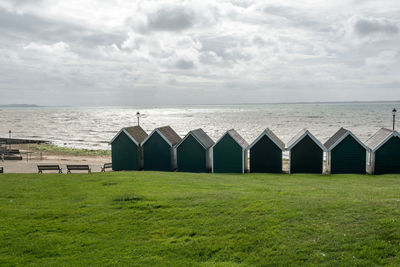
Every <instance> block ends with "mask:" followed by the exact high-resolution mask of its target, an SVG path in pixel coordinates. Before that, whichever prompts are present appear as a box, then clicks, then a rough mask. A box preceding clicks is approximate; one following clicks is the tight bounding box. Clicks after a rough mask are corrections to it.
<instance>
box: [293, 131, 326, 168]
mask: <svg viewBox="0 0 400 267" xmlns="http://www.w3.org/2000/svg"><path fill="white" fill-rule="evenodd" d="M287 150H289V173H323V169H324V168H323V156H324V151H325V147H324V146H323V145H322V144H321V142H319V141H318V139H317V138H315V137H314V136H313V135H312V134H311V133H310V132H309V131H308V130H306V129H303V130H301V131H300V132H299V133H298V134H297V135H296V136H295V137H293V139H292V140H290V141H289V143H288V145H287Z"/></svg>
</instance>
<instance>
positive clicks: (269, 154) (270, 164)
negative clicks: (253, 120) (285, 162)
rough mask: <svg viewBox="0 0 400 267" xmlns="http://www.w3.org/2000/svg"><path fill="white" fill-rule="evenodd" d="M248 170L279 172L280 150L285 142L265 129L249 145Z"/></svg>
mask: <svg viewBox="0 0 400 267" xmlns="http://www.w3.org/2000/svg"><path fill="white" fill-rule="evenodd" d="M249 150H250V172H255V173H257V172H258V173H281V172H282V151H283V150H285V144H284V143H283V142H282V141H281V140H280V139H279V138H278V137H277V136H276V135H275V134H274V133H273V132H272V131H271V130H270V129H266V130H265V131H264V132H262V134H261V135H260V136H259V137H258V138H257V139H256V140H254V142H253V143H252V144H251V145H250V146H249Z"/></svg>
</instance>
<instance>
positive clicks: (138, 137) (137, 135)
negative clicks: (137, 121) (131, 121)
mask: <svg viewBox="0 0 400 267" xmlns="http://www.w3.org/2000/svg"><path fill="white" fill-rule="evenodd" d="M122 132H124V133H125V134H126V135H127V136H128V137H129V138H130V139H131V140H132V141H133V142H134V143H135V144H136V145H139V144H140V143H141V142H143V140H144V139H146V137H147V136H148V135H147V133H146V132H145V130H143V128H142V127H140V126H139V125H137V126H131V127H125V128H122V129H121V130H120V131H119V132H118V133H117V134H116V135H115V136H114V137H113V139H111V141H110V144H111V143H113V142H114V140H115V139H116V138H117V137H118V136H119V135H120V134H121V133H122Z"/></svg>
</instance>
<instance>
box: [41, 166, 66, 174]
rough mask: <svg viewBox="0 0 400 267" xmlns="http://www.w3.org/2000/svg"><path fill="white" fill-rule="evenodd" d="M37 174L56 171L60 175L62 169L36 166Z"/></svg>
mask: <svg viewBox="0 0 400 267" xmlns="http://www.w3.org/2000/svg"><path fill="white" fill-rule="evenodd" d="M37 167H38V173H43V171H58V173H62V169H61V168H60V165H37Z"/></svg>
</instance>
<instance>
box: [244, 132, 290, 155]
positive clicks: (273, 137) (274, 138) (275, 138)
mask: <svg viewBox="0 0 400 267" xmlns="http://www.w3.org/2000/svg"><path fill="white" fill-rule="evenodd" d="M264 135H266V136H267V137H268V138H269V139H271V140H272V142H274V143H275V145H277V146H278V147H279V148H280V149H281V150H285V144H284V143H283V142H282V140H281V139H279V138H278V136H276V135H275V134H274V133H273V132H272V131H271V130H270V129H269V128H267V129H265V130H264V131H263V132H262V133H261V135H260V136H259V137H257V139H256V140H254V142H253V143H251V145H250V146H249V149H251V148H252V147H253V146H254V145H255V144H257V143H258V141H260V139H261V138H262V137H263V136H264Z"/></svg>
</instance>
